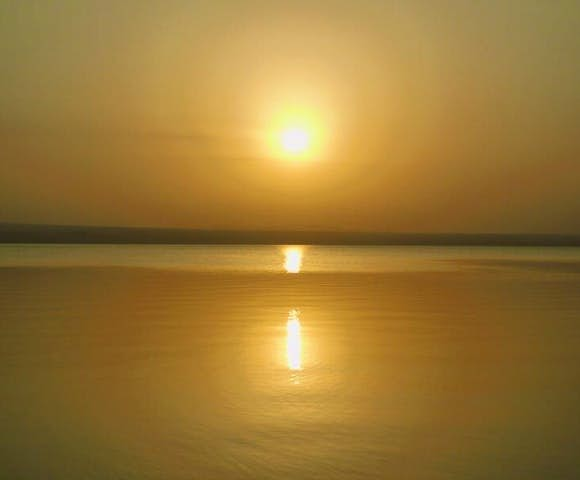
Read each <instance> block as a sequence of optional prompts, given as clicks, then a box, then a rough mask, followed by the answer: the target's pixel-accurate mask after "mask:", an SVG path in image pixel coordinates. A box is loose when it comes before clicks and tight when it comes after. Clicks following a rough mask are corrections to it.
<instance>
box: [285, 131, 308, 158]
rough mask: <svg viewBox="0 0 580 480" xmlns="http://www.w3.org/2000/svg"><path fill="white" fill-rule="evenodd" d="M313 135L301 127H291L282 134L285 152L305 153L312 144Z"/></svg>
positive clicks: (292, 153) (293, 153)
mask: <svg viewBox="0 0 580 480" xmlns="http://www.w3.org/2000/svg"><path fill="white" fill-rule="evenodd" d="M310 141H311V137H310V134H309V132H308V131H307V130H306V129H304V128H301V127H289V128H286V129H284V130H282V133H281V134H280V145H281V146H282V150H284V152H286V153H289V154H291V155H296V154H300V153H304V152H306V151H307V150H308V147H309V146H310Z"/></svg>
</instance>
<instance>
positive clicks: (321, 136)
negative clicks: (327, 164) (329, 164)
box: [267, 107, 327, 161]
mask: <svg viewBox="0 0 580 480" xmlns="http://www.w3.org/2000/svg"><path fill="white" fill-rule="evenodd" d="M269 123H270V126H269V128H268V142H267V146H268V149H269V155H271V156H272V157H274V158H278V159H283V160H290V161H298V160H300V161H306V160H308V161H311V160H320V159H321V157H322V154H323V146H324V145H325V144H326V142H327V138H326V135H325V131H324V130H323V128H322V126H323V124H324V122H322V120H321V118H320V115H319V114H318V112H316V111H314V110H313V109H306V108H298V107H286V108H282V109H281V110H280V111H279V112H277V113H276V114H275V115H274V116H273V118H270V119H269Z"/></svg>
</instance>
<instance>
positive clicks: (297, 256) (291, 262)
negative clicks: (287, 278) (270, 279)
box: [284, 247, 302, 273]
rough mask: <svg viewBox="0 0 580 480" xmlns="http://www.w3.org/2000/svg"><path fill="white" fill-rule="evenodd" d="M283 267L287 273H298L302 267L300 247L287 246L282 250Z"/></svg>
mask: <svg viewBox="0 0 580 480" xmlns="http://www.w3.org/2000/svg"><path fill="white" fill-rule="evenodd" d="M284 258H285V260H284V268H285V269H286V272H287V273H299V272H300V269H301V268H302V248H300V247H288V248H286V249H285V250H284Z"/></svg>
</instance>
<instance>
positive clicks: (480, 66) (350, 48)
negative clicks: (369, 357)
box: [0, 0, 580, 233]
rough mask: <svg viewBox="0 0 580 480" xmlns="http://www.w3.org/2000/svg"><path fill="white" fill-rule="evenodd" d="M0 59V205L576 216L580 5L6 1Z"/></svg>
mask: <svg viewBox="0 0 580 480" xmlns="http://www.w3.org/2000/svg"><path fill="white" fill-rule="evenodd" d="M0 58H1V59H2V73H1V75H0V222H2V221H4V222H27V223H57V224H99V225H141V226H171V227H174V226H175V227H192V228H225V229H322V230H353V231H358V230H362V231H394V232H397V231H406V232H522V233H525V232H566V233H580V193H579V192H580V140H579V135H578V132H579V131H580V64H579V62H578V59H579V58H580V3H578V2H577V1H558V0H555V1H549V2H548V1H534V0H525V1H524V0H521V1H520V0H517V1H505V0H504V1H495V0H487V1H473V2H466V1H432V0H430V1H427V0H425V1H418V0H405V1H403V0H401V1H387V0H383V1H370V0H359V1H356V2H355V1H349V2H347V1H318V2H317V1H314V0H311V1H300V0H296V1H293V2H274V1H262V2H260V1H233V0H230V1H219V0H212V1H191V0H190V1H185V0H180V1H177V0H164V1H144V0H139V1H132V0H126V1H123V2H113V1H96V0H95V1H82V0H68V1H65V0H62V1H50V0H45V1H27V2H22V1H16V0H6V1H3V2H1V3H0ZM295 112H298V114H297V116H298V117H300V119H299V121H298V123H300V122H303V123H305V124H307V125H306V129H307V131H308V132H309V134H311V137H312V138H311V140H312V145H311V148H310V151H308V152H307V154H305V155H304V156H301V157H300V158H294V157H292V156H291V155H287V154H285V153H284V152H283V151H282V150H281V148H280V146H279V145H275V143H276V138H279V134H280V132H281V131H282V130H283V129H284V128H286V127H288V126H292V125H290V124H291V123H292V121H290V122H286V123H288V125H285V123H284V122H285V121H286V120H285V119H286V118H289V117H291V116H292V115H294V113H295ZM286 153H287V152H286Z"/></svg>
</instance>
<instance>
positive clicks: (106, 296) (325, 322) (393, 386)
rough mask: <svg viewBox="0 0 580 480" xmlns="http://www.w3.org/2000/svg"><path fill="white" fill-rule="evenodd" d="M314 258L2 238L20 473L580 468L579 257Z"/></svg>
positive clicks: (4, 356)
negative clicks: (13, 241) (12, 242)
mask: <svg viewBox="0 0 580 480" xmlns="http://www.w3.org/2000/svg"><path fill="white" fill-rule="evenodd" d="M291 251H292V250H291ZM293 251H294V252H295V253H294V254H288V253H287V254H286V258H285V256H284V254H285V252H287V250H285V249H284V248H283V247H272V246H255V247H251V246H230V247H224V246H220V247H209V246H90V245H85V246H59V245H51V246H43V245H29V246H15V245H4V246H0V376H1V378H2V382H1V384H0V425H2V436H1V440H0V473H1V474H2V475H0V477H1V478H24V479H28V478H31V479H32V478H71V479H73V478H74V479H78V478H111V479H112V478H115V479H118V478H128V479H191V478H199V479H213V478H215V479H218V478H220V479H221V478H223V479H228V478H232V479H234V478H235V479H238V478H240V479H241V478H252V479H262V478H264V479H267V478H276V479H280V478H282V479H284V478H288V479H315V478H316V479H319V478H341V479H342V478H344V479H354V478H356V479H359V478H360V479H362V478H365V479H368V478H397V479H439V478H441V479H443V478H458V479H489V478H510V479H512V478H513V479H522V478H526V479H536V478H537V479H545V478H558V479H568V478H569V479H572V478H574V479H575V478H578V477H579V475H580V459H578V458H577V453H578V451H580V440H579V437H580V416H579V415H578V405H580V249H574V248H544V249H535V248H483V247H477V248H441V247H437V248H435V247H430V248H423V247H301V248H300V249H298V250H293ZM296 252H298V253H296ZM293 257H298V258H294V259H292V258H293ZM287 270H290V271H296V272H297V273H287Z"/></svg>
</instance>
